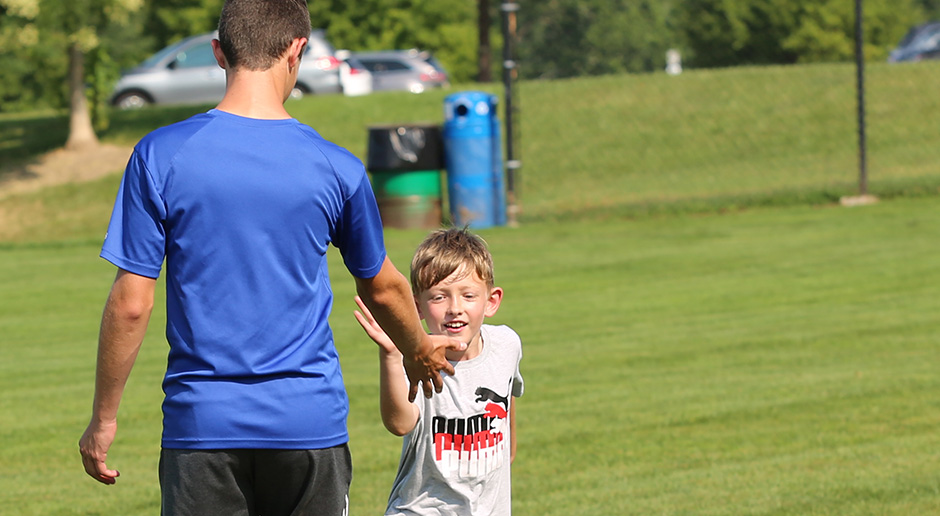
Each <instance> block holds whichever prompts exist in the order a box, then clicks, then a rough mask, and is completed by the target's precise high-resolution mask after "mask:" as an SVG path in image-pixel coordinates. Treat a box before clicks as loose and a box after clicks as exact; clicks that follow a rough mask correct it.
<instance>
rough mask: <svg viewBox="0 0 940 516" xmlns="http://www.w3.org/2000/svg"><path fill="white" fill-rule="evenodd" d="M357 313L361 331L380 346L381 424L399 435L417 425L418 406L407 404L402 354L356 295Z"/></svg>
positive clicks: (406, 383) (406, 380) (406, 384)
mask: <svg viewBox="0 0 940 516" xmlns="http://www.w3.org/2000/svg"><path fill="white" fill-rule="evenodd" d="M356 304H357V305H359V309H360V311H357V312H355V315H356V320H357V321H359V324H360V325H361V326H362V329H363V330H365V332H366V333H367V334H368V335H369V337H370V338H372V340H373V341H375V343H376V344H378V345H379V396H380V403H379V405H380V409H381V412H382V423H384V424H385V428H387V429H388V431H389V432H391V433H393V434H395V435H397V436H402V435H405V434H407V433H408V432H410V431H411V430H412V429H414V427H415V424H416V423H417V422H418V407H417V406H416V405H415V404H414V403H412V402H410V401H408V379H407V378H405V370H404V369H403V368H402V360H401V352H399V351H398V348H396V347H395V344H394V343H392V340H391V339H389V338H388V335H386V334H385V332H384V331H383V330H382V327H381V326H379V324H378V323H377V322H375V318H373V317H372V313H371V312H370V311H369V309H368V308H367V307H366V305H365V304H364V303H363V302H362V299H361V298H360V297H359V296H356Z"/></svg>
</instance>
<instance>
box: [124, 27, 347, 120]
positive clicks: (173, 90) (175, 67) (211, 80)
mask: <svg viewBox="0 0 940 516" xmlns="http://www.w3.org/2000/svg"><path fill="white" fill-rule="evenodd" d="M215 37H217V33H215V32H212V33H209V34H201V35H199V36H193V37H190V38H187V39H184V40H182V41H180V42H178V43H175V44H173V45H170V46H168V47H166V48H164V49H163V50H161V51H159V52H157V53H156V54H154V55H152V56H150V57H149V58H147V60H145V61H144V62H143V63H141V64H140V65H138V66H137V67H135V68H133V69H131V70H128V71H126V72H124V74H122V76H121V79H120V80H118V82H117V85H115V88H114V93H113V94H112V95H111V104H113V105H115V106H117V107H119V108H121V109H133V108H139V107H142V106H145V105H147V104H196V103H212V102H218V101H219V100H221V99H222V96H223V95H224V94H225V70H223V69H221V68H219V65H218V63H216V61H215V56H214V55H213V54H212V43H211V41H212V39H213V38H215ZM334 52H335V50H334V49H333V46H332V45H331V44H330V43H329V41H327V39H326V36H325V34H324V32H323V31H322V30H315V31H313V32H311V33H310V38H309V39H308V42H307V48H306V50H305V51H304V56H303V59H302V60H301V62H300V70H299V71H298V72H297V85H296V86H295V88H294V91H293V92H292V93H291V97H302V96H303V95H305V94H322V93H340V92H341V91H342V87H341V86H340V80H339V68H340V61H339V60H338V59H336V57H335V56H334Z"/></svg>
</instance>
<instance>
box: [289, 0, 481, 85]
mask: <svg viewBox="0 0 940 516" xmlns="http://www.w3.org/2000/svg"><path fill="white" fill-rule="evenodd" d="M308 5H309V7H310V17H311V21H312V22H313V26H314V27H319V28H322V29H326V31H327V37H328V38H329V39H330V41H331V42H332V43H333V45H334V46H336V47H337V48H346V49H350V50H390V49H407V48H420V49H422V50H429V51H431V52H433V53H434V55H435V56H436V57H437V58H438V59H439V60H440V61H441V62H442V63H443V64H444V66H445V67H446V68H447V70H448V72H449V73H450V76H451V79H452V80H454V81H455V82H463V81H469V80H473V79H474V78H475V77H476V76H477V72H478V68H477V54H476V49H477V44H478V39H477V31H476V29H477V24H476V23H475V20H476V14H477V13H476V8H477V5H476V3H475V2H470V1H469V0H359V1H357V2H349V1H347V0H317V1H316V2H310V3H309V4H308Z"/></svg>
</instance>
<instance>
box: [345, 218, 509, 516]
mask: <svg viewBox="0 0 940 516" xmlns="http://www.w3.org/2000/svg"><path fill="white" fill-rule="evenodd" d="M411 287H412V290H413V293H414V296H415V300H416V303H417V305H418V313H419V314H420V315H421V317H422V319H423V320H424V322H425V324H426V325H427V328H428V331H429V332H430V333H432V334H435V335H447V336H450V337H454V338H456V339H458V340H460V341H461V342H464V343H466V344H467V348H466V349H465V350H463V351H455V350H448V351H447V353H446V356H447V359H448V360H450V361H451V362H452V363H453V365H454V369H455V371H456V372H455V374H454V375H443V380H444V390H443V391H442V392H441V394H439V395H437V396H435V397H434V398H433V399H418V400H417V401H416V402H414V403H411V402H409V401H408V383H407V381H406V378H405V374H404V371H403V369H402V358H401V353H400V352H398V350H397V349H396V348H395V346H394V345H393V344H392V342H391V341H390V340H389V339H388V337H387V336H386V335H385V333H384V332H383V331H382V328H381V327H380V326H379V325H378V324H377V323H376V322H375V320H374V319H373V318H372V315H371V314H370V313H369V311H368V310H367V309H366V307H365V305H364V304H363V303H362V301H361V300H359V299H358V298H357V299H356V302H357V303H358V304H359V307H360V310H361V312H356V319H357V320H358V321H359V323H360V324H361V325H362V327H363V329H364V330H365V331H366V333H367V334H368V335H369V337H371V338H372V340H374V341H375V342H376V343H377V344H378V345H379V357H380V369H381V384H380V389H381V403H380V406H381V413H382V421H383V423H384V424H385V427H386V428H387V429H388V430H389V431H390V432H392V433H393V434H395V435H400V436H404V443H403V445H402V454H401V461H400V463H399V467H398V473H397V475H396V478H395V482H394V484H393V486H392V492H391V495H390V496H389V502H388V508H387V509H386V513H385V514H386V515H473V516H480V515H493V516H497V515H498V516H505V515H509V514H511V510H512V507H511V493H510V491H511V489H510V463H511V462H512V459H513V458H514V457H515V451H516V446H515V445H516V431H515V430H516V424H515V423H516V417H515V413H516V404H515V401H514V400H513V398H515V397H518V396H521V395H522V392H523V379H522V375H521V374H520V372H519V362H520V360H521V359H522V344H521V342H520V340H519V336H518V335H516V333H515V332H514V331H513V330H512V329H510V328H509V327H507V326H493V325H487V324H483V322H484V319H485V318H487V317H491V316H493V315H494V314H495V313H496V311H497V310H498V309H499V305H500V302H501V301H502V298H503V290H502V289H501V288H499V287H497V286H495V285H494V280H493V259H492V256H491V255H490V252H489V250H488V249H487V247H486V243H485V242H484V241H483V239H481V238H480V237H478V236H476V235H473V234H471V233H470V232H469V231H467V230H466V229H441V230H437V231H435V232H433V233H431V234H430V235H429V236H428V237H427V238H426V239H425V240H424V242H422V243H421V245H420V246H419V247H418V249H417V251H416V252H415V256H414V258H413V259H412V262H411Z"/></svg>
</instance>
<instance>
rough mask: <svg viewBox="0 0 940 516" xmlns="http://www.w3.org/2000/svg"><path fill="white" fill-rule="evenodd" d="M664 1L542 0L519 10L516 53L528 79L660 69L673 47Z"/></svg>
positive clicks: (669, 14)
mask: <svg viewBox="0 0 940 516" xmlns="http://www.w3.org/2000/svg"><path fill="white" fill-rule="evenodd" d="M673 10H674V8H673V2H672V1H669V0H547V1H544V2H529V3H525V4H523V5H522V6H521V9H520V10H519V43H518V51H519V55H520V61H521V63H522V66H521V73H522V75H523V76H524V77H527V78H556V77H574V76H579V75H597V74H607V73H617V72H645V71H652V70H657V69H662V68H663V67H664V65H665V53H666V50H667V49H669V48H671V47H673V46H675V45H677V44H678V41H677V40H676V38H675V37H674V34H675V31H674V30H673V29H672V28H671V26H670V19H671V18H672V12H673Z"/></svg>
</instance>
